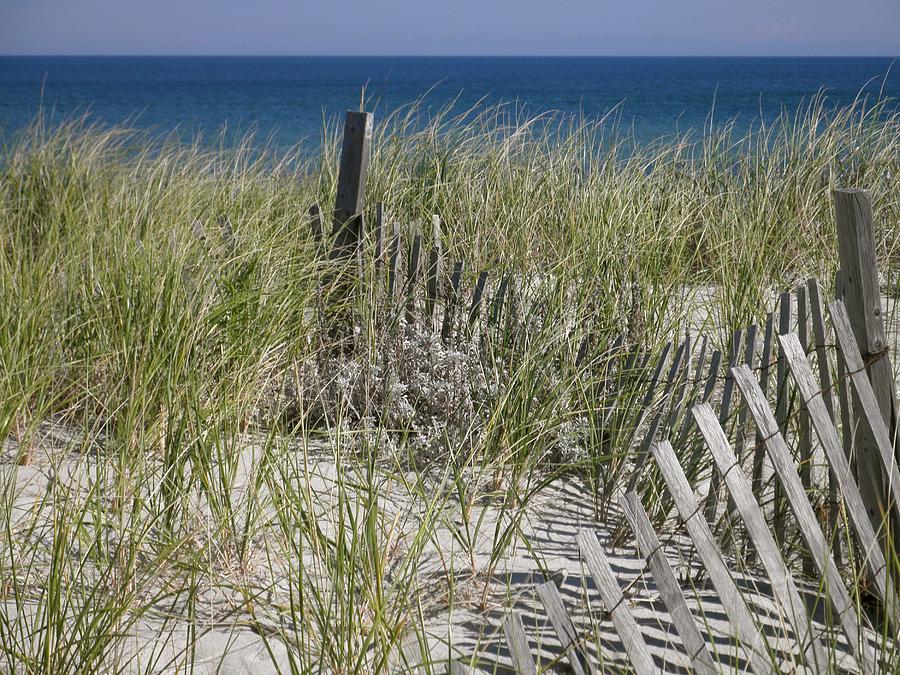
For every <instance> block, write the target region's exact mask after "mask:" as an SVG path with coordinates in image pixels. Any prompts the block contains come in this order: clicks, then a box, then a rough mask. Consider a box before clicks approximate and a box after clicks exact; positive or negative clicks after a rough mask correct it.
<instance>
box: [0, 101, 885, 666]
mask: <svg viewBox="0 0 900 675" xmlns="http://www.w3.org/2000/svg"><path fill="white" fill-rule="evenodd" d="M890 106H891V104H890V102H887V101H878V102H874V103H871V104H870V103H869V102H867V101H865V100H860V101H858V102H857V103H855V104H854V105H853V106H850V107H847V108H838V109H834V108H831V107H830V106H829V105H828V101H827V99H825V98H824V97H819V98H816V99H815V100H813V101H811V102H809V104H807V105H806V106H804V107H803V108H802V109H800V110H798V111H797V112H796V113H795V114H787V113H785V114H784V115H783V116H782V117H780V118H779V119H778V120H775V121H773V122H772V123H771V124H768V125H766V126H762V127H759V128H757V129H755V130H753V131H751V132H748V133H746V134H740V135H739V134H737V133H736V132H735V131H734V127H733V125H731V124H728V123H726V124H724V125H722V126H719V127H716V128H712V129H709V130H708V131H707V132H706V133H705V134H702V135H697V136H691V135H688V134H684V135H678V136H675V137H674V138H670V139H667V140H666V141H665V142H662V141H661V142H659V143H655V144H650V145H638V144H637V143H635V142H634V140H633V139H632V138H630V137H629V136H628V135H627V134H626V133H623V132H621V131H620V129H619V128H618V127H617V126H616V125H615V124H613V123H607V122H591V121H588V120H583V119H573V118H569V117H563V116H545V117H542V118H538V119H527V118H524V117H522V116H521V115H520V113H518V112H517V111H516V110H515V109H510V108H507V107H498V108H490V109H486V110H482V109H478V110H468V111H455V110H454V109H452V108H449V109H446V110H443V111H439V112H438V113H436V114H431V115H430V116H426V115H425V113H424V111H423V109H422V108H420V107H416V106H413V107H411V108H409V109H407V110H403V111H400V112H398V113H395V114H394V115H393V116H391V117H390V118H388V119H386V120H382V121H380V122H379V123H378V125H377V126H376V133H375V137H374V139H373V142H372V158H371V163H370V168H369V177H368V185H367V203H368V204H370V205H374V204H375V203H376V202H379V201H381V202H384V203H385V205H386V207H387V209H388V212H389V217H390V219H391V221H392V222H393V220H396V221H399V222H401V223H410V222H413V221H416V220H424V219H427V218H430V216H431V214H433V213H435V214H439V215H440V216H441V219H442V223H443V236H444V247H445V251H446V255H447V258H448V260H455V259H460V260H463V261H465V264H466V267H465V271H466V274H465V279H464V287H465V288H467V289H471V286H472V284H473V283H474V279H475V276H476V275H477V273H478V272H479V271H481V270H487V271H489V272H491V274H492V278H499V277H500V276H501V275H508V276H509V277H510V278H512V279H514V284H513V286H512V291H511V293H513V295H514V299H515V301H516V304H517V314H516V315H515V319H514V320H513V321H511V323H508V324H503V325H502V326H499V327H494V328H492V329H491V330H492V331H494V332H493V333H490V331H488V330H486V329H485V330H484V331H479V332H477V333H476V337H475V339H474V341H473V343H472V344H469V343H467V342H466V341H464V340H463V341H459V342H454V343H452V344H449V345H445V344H443V343H442V342H441V341H440V340H439V339H437V336H436V335H434V334H433V333H431V332H430V331H428V330H424V329H423V328H422V326H421V325H419V326H412V325H405V324H404V322H403V319H402V317H401V316H400V314H402V313H397V312H392V311H387V310H385V308H384V306H383V299H382V298H381V297H380V296H378V295H376V294H375V291H374V289H375V288H378V287H379V285H380V284H381V283H382V282H383V279H381V278H380V277H379V275H383V268H380V271H376V269H375V266H374V261H373V260H372V259H371V245H370V244H371V242H367V244H366V248H365V260H364V269H365V271H366V273H365V274H364V275H363V277H362V279H361V281H360V283H359V286H358V288H356V289H355V291H356V292H355V293H354V294H353V297H352V299H351V301H350V302H351V304H352V308H351V309H352V314H353V315H354V316H355V317H356V318H357V322H358V325H359V331H358V333H357V335H356V338H355V344H354V348H353V350H352V352H351V353H347V354H334V353H333V352H332V351H330V350H329V348H328V335H327V331H326V330H325V329H324V328H323V322H322V320H321V317H322V315H323V313H327V310H328V308H327V307H323V306H322V303H323V302H327V301H328V300H327V299H328V298H330V297H331V296H330V295H329V294H328V293H324V292H323V284H324V283H325V282H326V280H327V278H328V276H327V270H326V267H327V266H326V264H325V262H324V258H323V255H322V250H321V248H320V247H319V244H318V243H317V242H316V240H315V239H314V237H313V236H312V232H311V230H310V228H309V225H308V223H307V222H306V217H305V215H304V214H305V213H306V211H307V208H308V207H309V206H310V205H311V204H312V203H313V202H318V203H319V204H322V205H323V206H327V205H329V204H331V203H332V202H333V199H334V192H335V183H336V173H337V166H338V152H339V142H338V140H339V135H338V131H339V129H338V128H337V127H336V126H327V127H326V129H325V131H324V133H323V144H322V148H321V152H319V153H317V154H314V155H310V154H308V153H307V152H306V151H305V150H304V149H303V148H296V149H293V150H289V151H283V150H278V149H275V148H270V147H265V146H263V147H260V146H259V145H258V144H257V143H256V142H255V140H254V139H252V138H247V139H246V140H245V141H244V142H242V143H239V144H238V145H237V146H236V147H231V148H225V147H224V146H223V147H218V148H210V147H208V146H205V145H202V144H201V143H200V142H197V143H195V144H187V145H186V144H183V143H181V142H180V141H178V140H176V139H174V138H162V139H160V138H153V137H150V136H148V135H147V134H146V133H143V132H139V131H134V130H129V129H122V128H105V127H101V126H96V125H92V124H91V123H90V122H89V121H87V120H76V121H71V122H67V123H63V124H58V125H53V126H49V125H47V124H45V121H44V120H43V119H41V118H39V119H37V120H36V121H35V123H34V124H33V125H32V127H31V128H29V129H28V130H26V131H24V132H23V133H21V134H20V135H18V136H17V137H16V138H15V139H14V140H13V141H12V142H11V143H10V144H9V145H8V146H6V147H5V148H3V151H2V155H0V167H2V168H0V310H2V311H0V316H2V317H3V320H2V322H0V438H3V439H8V440H7V441H6V443H5V445H4V449H5V452H6V455H7V461H6V463H5V465H4V468H3V472H4V483H3V502H2V503H3V506H2V507H0V508H2V511H0V516H2V521H3V526H4V529H5V530H6V532H7V533H8V534H7V538H6V540H5V541H4V542H3V543H2V548H0V552H2V554H0V577H2V578H3V579H5V580H9V581H7V582H4V586H3V587H2V589H0V592H2V596H3V597H2V598H0V599H2V602H3V603H4V604H0V635H2V640H0V650H2V658H3V659H4V660H5V663H6V664H7V666H8V667H9V669H10V670H17V669H22V670H27V671H29V672H38V671H40V672H64V671H69V672H86V671H92V670H93V671H100V670H109V669H123V670H124V669H126V668H127V667H128V663H130V659H132V658H134V650H133V649H132V647H133V645H132V643H131V642H129V640H130V636H132V635H133V633H134V632H135V631H136V630H138V626H140V625H147V626H152V627H155V628H153V629H152V630H156V631H158V632H159V634H160V635H162V634H165V635H167V636H169V638H170V641H171V642H172V644H173V645H176V646H174V647H172V648H171V649H170V650H168V651H166V650H167V649H168V648H167V647H165V648H164V647H160V649H159V650H158V651H154V652H152V658H151V661H150V662H149V663H146V662H145V663H144V664H143V665H142V666H140V667H141V668H143V669H146V670H153V669H160V668H162V669H165V668H174V667H181V666H182V665H183V664H186V663H190V662H191V660H192V658H193V653H194V648H195V646H196V644H198V643H199V642H200V641H201V640H202V638H203V636H204V635H205V634H207V633H210V632H211V631H213V630H214V628H215V626H218V625H223V624H225V623H227V622H229V621H231V622H232V624H233V625H239V626H245V627H247V626H249V627H250V628H251V629H252V630H253V631H254V632H255V634H257V635H261V636H263V639H264V641H265V644H266V648H267V650H269V654H270V656H271V658H272V659H276V658H278V659H287V661H288V662H290V663H291V664H292V665H293V667H294V668H296V669H297V670H298V671H306V670H309V669H311V668H313V667H314V666H316V665H317V664H325V668H327V669H330V670H334V671H341V672H353V671H360V672H363V671H366V672H370V671H375V670H386V669H387V668H389V667H393V666H392V665H390V664H392V663H394V661H392V659H395V658H396V653H397V650H398V648H399V646H400V644H401V642H403V641H404V640H406V639H408V638H409V637H410V634H412V636H413V637H414V638H416V636H417V639H418V640H419V641H420V642H422V643H423V644H424V642H425V639H424V637H423V635H422V634H421V632H420V626H421V625H422V623H423V622H424V621H425V620H426V619H427V617H428V616H430V615H431V613H433V612H434V611H436V610H435V608H436V607H447V606H450V607H453V606H454V605H455V603H456V602H458V598H459V597H463V596H465V597H467V598H475V600H473V601H472V602H474V603H475V604H476V605H478V606H485V605H486V604H487V603H488V602H489V597H490V593H489V592H488V588H489V586H488V583H489V580H490V578H491V576H492V573H493V571H494V570H495V569H496V567H497V565H498V564H499V563H500V561H501V560H502V558H503V556H504V555H506V553H507V552H508V551H509V550H510V549H511V548H512V547H515V546H522V545H524V546H526V547H527V546H528V542H527V541H524V539H523V535H522V530H521V527H522V522H523V519H525V518H526V517H527V513H528V507H529V504H530V503H531V501H532V500H533V499H535V497H536V495H539V494H540V492H541V491H542V490H543V489H544V488H545V487H546V486H547V485H548V484H549V483H550V482H551V481H552V480H553V479H555V478H557V477H560V476H569V477H573V476H574V477H576V479H577V480H579V481H581V482H583V483H584V484H585V485H586V486H587V488H588V491H589V492H590V493H591V494H593V495H594V496H595V500H596V503H597V505H596V509H595V510H596V512H597V513H598V514H601V515H602V514H604V513H605V510H606V507H607V506H608V504H609V499H610V497H611V496H612V494H613V490H614V488H615V487H616V486H617V485H620V484H621V483H622V480H624V479H627V477H628V471H629V468H630V453H631V451H632V450H633V443H634V440H635V438H636V435H637V433H638V431H639V430H638V429H635V423H636V420H637V419H639V418H640V415H639V413H640V412H641V411H640V407H641V405H642V401H643V399H644V390H643V389H642V386H643V383H645V381H646V374H647V373H646V372H644V371H643V370H642V369H641V368H633V369H630V370H627V369H621V367H620V366H616V365H615V362H614V361H613V360H612V359H611V358H610V355H609V352H608V348H609V346H610V345H611V344H613V343H614V341H615V338H616V336H618V335H620V334H622V335H624V340H625V345H626V347H627V348H628V349H630V350H631V351H632V352H634V353H635V354H642V355H644V356H645V357H646V358H645V359H643V363H650V364H651V365H652V363H653V362H654V360H655V357H656V356H657V355H658V354H659V353H660V351H661V350H662V347H663V344H664V343H665V342H666V341H667V340H670V339H673V338H674V337H676V336H679V335H681V334H683V333H684V332H685V331H686V330H693V331H704V332H707V333H709V334H710V335H711V336H712V337H713V340H714V341H715V342H716V343H717V344H718V345H720V346H723V347H724V346H726V344H727V339H728V336H729V335H730V333H731V331H732V330H733V329H734V328H736V327H739V326H744V325H747V324H750V323H752V322H754V321H758V320H759V319H760V318H761V317H762V315H763V314H764V312H765V311H766V310H767V308H768V303H769V300H770V297H771V293H772V290H773V289H774V288H777V287H783V286H788V285H790V284H791V283H793V282H794V281H796V280H798V279H802V278H805V277H807V276H810V275H818V276H819V277H820V278H822V279H823V280H824V281H826V283H827V281H828V280H830V279H831V275H832V273H833V271H834V266H835V261H836V258H837V256H836V251H835V246H836V235H835V231H834V222H833V216H832V212H831V198H830V190H831V189H832V188H834V187H836V186H849V185H857V186H861V187H865V188H866V189H868V190H869V191H870V192H871V193H872V196H873V200H874V206H875V214H876V218H877V220H878V222H877V231H878V233H879V242H878V246H879V255H880V258H881V261H882V265H883V266H884V269H886V270H890V269H892V268H893V267H894V263H895V260H896V257H897V253H898V251H897V248H896V242H897V241H898V237H897V234H898V232H897V228H898V227H900V183H898V181H897V180H896V178H897V175H898V171H900V116H898V114H897V113H896V112H892V111H893V110H895V109H894V108H891V107H890ZM366 220H367V222H374V213H369V212H367V213H366ZM701 310H702V311H701ZM585 336H589V338H590V339H589V340H588V341H587V342H584V338H585ZM582 344H586V345H587V348H586V353H585V354H583V355H582V356H583V358H580V359H579V358H576V354H577V352H578V351H579V348H580V345H582ZM612 391H615V393H616V396H617V399H616V400H617V404H616V406H615V407H613V406H612V405H611V401H610V395H611V392H612ZM48 425H49V426H53V427H54V428H55V427H61V428H63V429H65V434H66V438H67V439H68V440H67V441H65V442H62V443H60V442H55V443H49V445H48V441H47V436H48V434H47V430H48ZM317 453H318V456H319V457H320V458H321V457H324V458H325V460H323V461H326V463H327V464H328V465H329V466H331V467H334V475H333V476H331V477H329V481H333V482H332V483H329V484H333V485H334V486H335V487H334V490H332V491H330V492H328V494H327V498H326V496H323V494H324V493H321V492H318V491H317V488H315V487H314V486H315V485H317V483H316V481H317V480H320V478H321V477H320V476H318V474H317V472H318V471H320V470H323V469H322V468H321V466H317V465H316V463H315V462H314V461H313V459H314V458H315V456H317ZM29 465H32V466H39V467H47V466H50V467H56V468H54V469H51V470H50V475H51V476H52V481H50V482H48V484H47V488H46V489H47V495H48V496H47V497H46V499H43V500H41V501H39V503H37V504H36V505H35V504H31V503H30V506H28V508H25V507H24V506H23V504H24V502H23V499H24V497H23V491H22V489H21V487H20V486H19V485H18V477H19V476H21V475H24V472H26V471H28V470H29V468H28V467H29ZM63 469H65V470H63ZM59 476H66V477H67V478H66V479H65V480H63V482H60V480H62V479H60V478H59ZM396 494H402V495H404V497H403V499H402V500H399V502H396V503H395V502H392V501H391V499H390V495H396ZM26 501H27V500H26ZM326 507H327V508H326ZM23 510H24V511H23ZM648 510H649V511H653V508H652V506H650V507H648ZM442 528H443V529H444V530H446V531H447V532H448V533H449V534H448V536H449V537H450V539H451V540H452V541H453V542H455V544H454V545H455V546H457V547H458V550H459V551H461V552H462V557H463V559H464V563H463V564H462V565H460V564H459V563H458V561H457V562H456V563H454V561H453V560H442V564H441V573H440V574H436V575H434V576H432V577H430V578H429V579H428V580H427V583H426V581H423V580H422V579H421V578H420V575H419V571H418V567H419V565H420V564H421V562H422V560H423V556H425V553H424V552H425V551H426V549H428V548H429V546H432V547H433V546H434V545H435V542H436V541H437V534H436V533H437V532H438V531H439V530H441V529H442ZM484 541H487V542H488V547H489V550H490V554H489V555H488V556H487V558H486V559H485V557H484V556H480V555H479V553H478V547H479V545H480V543H479V542H484ZM531 553H532V555H534V556H535V558H536V559H540V554H539V553H540V552H538V551H531ZM41 588H45V589H46V590H44V591H41V590H40V589H41ZM73 626H74V629H73ZM890 648H891V649H892V647H890ZM886 649H888V647H886Z"/></svg>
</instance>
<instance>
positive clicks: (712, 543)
mask: <svg viewBox="0 0 900 675" xmlns="http://www.w3.org/2000/svg"><path fill="white" fill-rule="evenodd" d="M651 452H652V453H653V457H654V458H655V459H656V464H657V466H659V470H660V473H661V474H662V477H663V480H664V481H665V482H666V485H667V486H668V488H669V492H670V493H671V495H672V498H673V499H674V501H675V507H676V508H677V509H678V514H679V515H680V516H681V520H682V522H683V523H684V526H685V528H686V529H687V532H688V536H690V538H691V541H692V542H693V544H694V548H695V549H696V551H697V553H698V555H699V556H700V561H701V562H702V563H703V567H704V568H705V569H706V572H707V574H709V580H710V581H711V582H712V585H713V588H715V589H716V592H717V593H718V594H719V599H720V600H721V601H722V607H723V608H724V609H725V613H726V614H727V615H728V620H729V622H730V623H731V627H732V628H733V629H734V632H735V635H736V636H737V639H738V640H740V642H741V646H742V647H743V648H744V652H745V654H746V655H747V660H748V662H749V664H750V667H751V669H752V670H753V672H754V673H756V674H757V675H770V674H772V673H776V672H777V669H776V668H775V666H774V663H773V660H772V659H771V658H770V656H769V651H768V648H767V645H766V640H765V638H764V637H763V635H762V633H761V632H760V630H759V627H758V626H757V623H756V620H755V619H754V617H753V612H751V611H750V608H749V607H748V606H747V603H746V601H745V600H744V596H743V595H741V592H740V590H739V589H738V586H737V584H736V583H735V581H734V578H733V577H732V576H731V570H730V569H729V567H728V565H726V564H725V560H724V559H723V558H722V554H721V552H720V551H719V548H718V546H717V545H716V540H715V537H714V536H713V533H712V530H710V529H709V523H708V522H707V521H706V520H705V519H704V518H703V516H702V514H701V513H700V506H699V504H698V503H697V500H696V499H694V494H693V492H692V491H691V486H690V485H689V484H688V481H687V476H685V474H684V469H682V468H681V464H680V463H679V462H678V458H677V457H675V451H674V450H673V449H672V444H671V443H669V441H663V442H662V443H659V444H657V445H654V446H653V448H652V449H651Z"/></svg>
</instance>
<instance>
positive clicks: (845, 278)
mask: <svg viewBox="0 0 900 675" xmlns="http://www.w3.org/2000/svg"><path fill="white" fill-rule="evenodd" d="M834 215H835V222H836V223H837V234H838V253H839V256H840V264H841V274H840V284H841V288H839V289H838V294H839V295H840V296H841V297H842V298H843V300H844V304H845V306H846V308H847V314H848V315H849V317H850V323H851V326H852V328H853V334H854V336H855V337H856V341H857V343H858V344H859V349H860V352H862V357H863V360H864V362H865V363H866V366H867V367H866V372H867V374H868V376H869V380H870V381H871V383H872V388H873V389H874V391H875V397H876V399H877V401H878V407H879V412H880V413H881V415H882V417H883V418H884V421H885V424H886V426H887V428H888V430H889V431H890V432H891V433H892V434H893V433H894V432H895V431H896V412H895V411H896V402H895V395H894V377H893V371H892V368H891V363H890V360H889V359H888V355H887V342H886V340H885V334H884V322H883V321H882V312H881V290H880V286H879V281H878V265H877V260H876V255H875V226H874V221H873V217H872V200H871V198H870V197H869V195H868V193H866V192H865V191H863V190H858V189H842V190H835V191H834ZM853 404H854V407H855V408H857V409H858V406H859V405H860V404H859V401H858V399H857V397H856V396H855V395H854V402H853ZM858 422H859V428H858V430H857V433H856V438H855V454H854V459H855V463H856V471H857V477H858V481H859V487H860V491H861V492H862V497H863V501H864V502H865V505H866V509H867V510H868V513H869V518H870V519H871V520H872V524H873V525H874V526H875V528H876V531H878V528H879V527H881V526H882V524H883V523H884V518H885V514H887V513H888V512H889V509H888V492H887V485H886V482H885V481H886V478H885V472H884V470H883V467H882V463H881V459H880V456H879V452H878V448H877V445H876V443H875V439H874V436H873V433H872V430H871V429H869V428H868V427H867V425H866V424H865V423H864V422H863V421H862V418H861V419H860V420H858ZM894 440H895V439H894ZM895 445H896V440H895ZM895 454H896V450H895ZM894 533H895V536H897V530H896V529H895V530H894Z"/></svg>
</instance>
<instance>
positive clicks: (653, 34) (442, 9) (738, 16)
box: [0, 0, 900, 56]
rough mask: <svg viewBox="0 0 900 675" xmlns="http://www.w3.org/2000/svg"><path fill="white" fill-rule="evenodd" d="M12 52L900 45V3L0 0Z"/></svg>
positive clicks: (731, 49)
mask: <svg viewBox="0 0 900 675" xmlns="http://www.w3.org/2000/svg"><path fill="white" fill-rule="evenodd" d="M0 53H2V54H260V55H268V54H286V55H287V54H324V55H333V54H348V55H377V54H384V55H400V54H410V55H421V54H435V55H860V56H864V55H878V56H894V55H898V54H900V0H756V1H753V0H743V1H736V0H449V1H448V0H441V1H440V2H436V1H434V0H367V1H365V2H364V1H362V0H322V1H320V2H310V1H308V0H292V1H289V0H141V1H137V0H0Z"/></svg>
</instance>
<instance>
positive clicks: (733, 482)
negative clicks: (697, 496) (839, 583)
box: [693, 403, 828, 672]
mask: <svg viewBox="0 0 900 675" xmlns="http://www.w3.org/2000/svg"><path fill="white" fill-rule="evenodd" d="M693 413H694V419H695V420H696V421H697V426H698V427H700V432H701V433H702V434H703V437H704V439H706V444H707V447H708V448H709V450H710V452H711V453H712V456H713V459H714V460H715V463H716V465H717V466H718V468H719V471H720V472H721V473H722V475H723V480H724V482H725V485H726V487H727V488H728V490H729V492H730V493H731V496H732V497H733V498H734V503H735V505H736V506H737V509H738V512H739V513H740V515H741V519H742V520H743V521H744V526H745V527H746V529H747V534H748V535H749V536H750V539H751V540H752V541H753V545H754V546H755V547H756V551H757V553H758V555H759V559H760V561H761V562H762V564H763V566H764V567H765V569H766V572H767V574H768V575H769V581H770V582H771V583H772V590H773V592H774V593H775V595H776V597H777V598H778V600H779V602H780V604H781V606H782V608H783V609H784V613H785V618H786V620H787V621H788V622H789V623H790V624H791V625H792V626H794V630H795V633H796V634H797V637H798V640H800V641H802V642H801V646H802V649H803V652H804V654H805V655H806V659H807V662H808V665H809V666H810V667H812V668H815V669H817V670H818V671H819V672H823V671H824V669H826V668H827V667H828V657H827V655H826V652H825V650H824V649H823V648H822V645H821V643H820V642H819V639H818V638H817V637H816V635H815V633H814V632H813V627H812V623H811V622H810V619H809V616H808V615H807V613H806V606H805V605H804V604H803V600H801V598H800V593H799V592H798V590H797V586H796V584H795V583H794V579H793V577H791V574H790V572H788V569H787V566H786V565H785V564H784V560H783V559H782V558H781V554H780V553H779V552H778V546H777V545H776V544H775V539H774V538H773V537H772V533H771V532H770V531H769V528H768V527H767V526H766V521H765V518H764V517H763V514H762V511H761V510H760V508H759V504H757V503H756V500H755V499H754V498H753V492H752V491H751V488H750V483H749V482H748V481H747V477H746V476H745V475H744V473H743V471H742V470H741V466H740V463H739V462H738V460H737V457H735V456H734V452H732V450H731V448H730V447H729V445H728V438H726V436H725V432H724V431H723V430H722V427H721V426H719V422H718V420H717V419H716V415H715V413H714V412H713V409H712V407H711V406H710V405H709V404H708V403H701V404H700V405H697V406H694V409H693Z"/></svg>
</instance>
